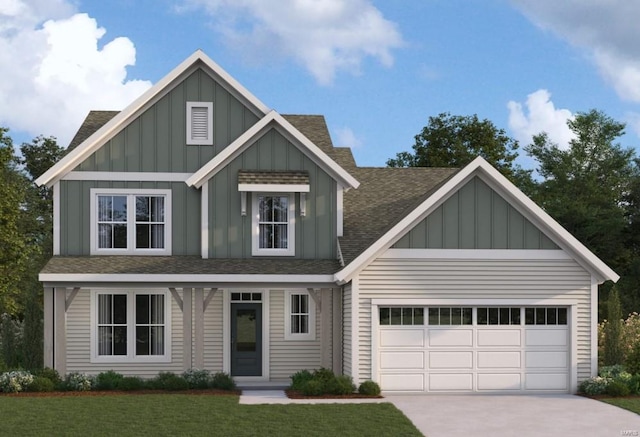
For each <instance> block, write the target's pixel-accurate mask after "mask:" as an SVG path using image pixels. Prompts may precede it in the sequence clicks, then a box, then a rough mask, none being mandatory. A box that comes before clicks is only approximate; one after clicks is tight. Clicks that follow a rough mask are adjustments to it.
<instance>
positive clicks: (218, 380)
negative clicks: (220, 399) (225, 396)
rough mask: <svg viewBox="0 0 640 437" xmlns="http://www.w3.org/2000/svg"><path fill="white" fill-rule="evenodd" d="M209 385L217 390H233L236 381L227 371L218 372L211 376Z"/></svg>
mask: <svg viewBox="0 0 640 437" xmlns="http://www.w3.org/2000/svg"><path fill="white" fill-rule="evenodd" d="M211 387H212V388H217V389H219V390H235V388H236V383H235V381H234V380H233V378H232V377H231V375H229V374H228V373H224V372H218V373H216V374H215V375H213V378H211Z"/></svg>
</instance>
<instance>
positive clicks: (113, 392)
mask: <svg viewBox="0 0 640 437" xmlns="http://www.w3.org/2000/svg"><path fill="white" fill-rule="evenodd" d="M159 394H181V395H197V396H202V395H209V396H230V395H234V396H238V395H240V391H239V390H216V389H207V390H173V391H170V390H132V391H119V390H104V391H98V390H96V391H49V392H20V393H0V396H6V397H18V398H22V397H27V398H28V397H34V398H55V397H76V396H114V395H159Z"/></svg>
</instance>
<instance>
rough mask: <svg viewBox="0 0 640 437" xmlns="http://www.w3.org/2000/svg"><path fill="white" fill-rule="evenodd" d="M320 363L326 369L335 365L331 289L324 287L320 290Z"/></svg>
mask: <svg viewBox="0 0 640 437" xmlns="http://www.w3.org/2000/svg"><path fill="white" fill-rule="evenodd" d="M320 302H321V305H320V350H321V355H320V356H321V357H322V358H321V361H320V364H321V365H322V367H324V368H325V369H331V368H332V367H333V361H332V358H331V351H332V348H331V340H332V335H331V303H332V302H331V289H330V288H323V289H321V290H320Z"/></svg>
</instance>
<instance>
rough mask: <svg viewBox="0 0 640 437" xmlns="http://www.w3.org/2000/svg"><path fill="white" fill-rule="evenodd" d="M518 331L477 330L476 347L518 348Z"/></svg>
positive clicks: (519, 343) (519, 336)
mask: <svg viewBox="0 0 640 437" xmlns="http://www.w3.org/2000/svg"><path fill="white" fill-rule="evenodd" d="M520 333H521V331H520V329H479V330H478V346H518V347H519V346H520V345H521V343H522V341H521V340H520V338H521V335H520Z"/></svg>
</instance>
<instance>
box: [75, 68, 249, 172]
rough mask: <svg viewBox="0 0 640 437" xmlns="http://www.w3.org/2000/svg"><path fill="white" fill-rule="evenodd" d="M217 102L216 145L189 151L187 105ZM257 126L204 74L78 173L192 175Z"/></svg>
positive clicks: (187, 81)
mask: <svg viewBox="0 0 640 437" xmlns="http://www.w3.org/2000/svg"><path fill="white" fill-rule="evenodd" d="M188 101H202V102H213V137H214V145H213V146H186V145H185V143H186V136H187V134H186V119H187V115H186V104H187V102H188ZM257 121H258V117H257V116H256V115H255V114H253V113H252V112H251V111H250V110H249V109H247V108H246V107H245V106H244V105H243V104H242V103H241V102H240V101H239V100H237V99H236V98H235V97H234V96H232V95H231V94H230V93H229V92H228V91H227V90H225V89H224V88H223V87H222V86H220V85H219V84H218V83H216V82H215V81H214V80H213V79H212V78H211V76H209V75H208V74H206V73H205V72H203V71H202V70H196V71H195V72H193V73H192V74H191V75H190V76H188V77H187V78H186V79H185V80H184V81H183V82H181V83H179V84H178V85H176V86H175V87H174V88H172V89H171V91H169V92H168V93H167V94H166V95H165V96H163V97H162V98H160V99H159V100H158V101H157V102H156V103H155V104H154V105H153V106H151V107H150V108H149V109H147V110H146V111H144V112H143V113H142V114H141V115H140V116H139V117H138V118H136V119H135V120H133V121H132V122H131V123H130V124H129V125H128V126H127V127H125V128H124V129H123V130H122V131H121V132H119V133H118V134H116V135H115V136H114V137H113V138H112V139H111V140H109V141H108V142H107V143H106V144H105V145H104V146H102V147H101V148H100V149H99V150H98V151H96V152H95V153H93V154H92V155H91V156H90V157H88V158H87V159H86V160H85V161H83V162H82V163H81V164H80V165H79V166H78V167H77V168H76V169H75V170H76V171H114V172H126V171H135V172H176V173H193V172H195V171H196V170H198V169H199V168H200V167H202V166H203V165H204V164H206V163H207V162H208V161H210V160H211V158H213V157H214V156H215V155H216V154H218V153H220V151H221V150H222V149H224V148H225V147H226V146H228V145H229V144H231V143H232V142H233V141H234V140H235V139H236V138H238V137H239V136H240V135H242V133H243V132H244V131H246V130H247V129H249V128H250V127H251V126H253V125H254V124H255V123H256V122H257Z"/></svg>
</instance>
